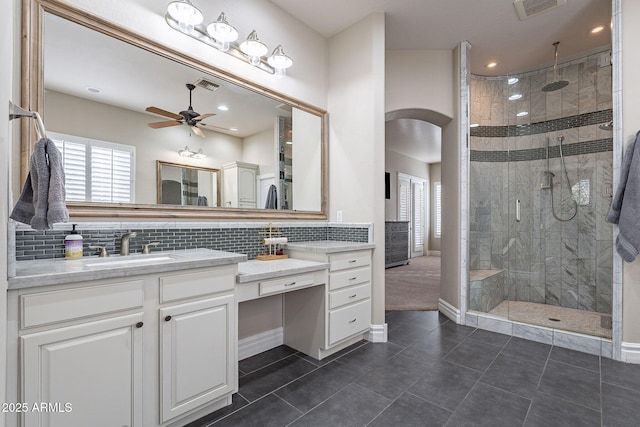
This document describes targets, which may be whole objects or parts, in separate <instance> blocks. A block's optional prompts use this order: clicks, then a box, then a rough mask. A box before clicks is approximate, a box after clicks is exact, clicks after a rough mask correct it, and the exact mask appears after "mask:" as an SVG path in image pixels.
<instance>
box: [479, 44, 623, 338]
mask: <svg viewBox="0 0 640 427" xmlns="http://www.w3.org/2000/svg"><path fill="white" fill-rule="evenodd" d="M606 53H607V52H603V53H602V54H606ZM602 54H598V53H596V54H591V55H589V56H586V57H584V58H581V59H578V60H574V61H572V62H571V63H567V64H560V65H559V68H558V72H559V76H560V77H561V78H562V80H566V81H568V82H569V84H568V85H566V86H565V87H563V88H560V89H558V90H557V91H551V92H543V91H542V88H543V87H544V86H545V85H547V84H548V83H549V82H551V81H553V69H552V68H550V69H544V70H540V71H534V72H528V73H524V74H521V75H517V76H502V77H483V76H472V79H471V124H472V128H471V129H470V133H471V140H470V160H471V161H470V180H469V182H470V205H469V215H470V218H469V225H470V245H469V250H470V254H469V266H470V267H469V268H470V277H469V287H470V289H469V292H468V295H469V301H468V304H469V309H470V310H472V311H479V312H486V313H490V314H492V315H496V316H502V317H505V318H508V319H510V320H513V321H517V322H523V323H529V324H535V325H540V326H546V327H551V328H556V329H563V330H569V331H574V332H580V333H586V334H590V335H596V336H603V337H611V329H610V322H611V303H612V259H613V248H612V243H611V241H612V238H611V236H612V227H611V224H609V223H607V222H606V221H605V218H606V214H607V212H608V209H609V206H610V204H611V193H612V191H611V190H612V188H611V185H612V147H613V135H612V132H611V131H610V130H608V128H607V127H606V126H602V127H601V125H603V124H606V123H608V122H609V121H610V120H611V117H612V110H611V105H612V104H611V101H612V97H611V67H610V65H608V64H605V65H604V66H603V65H602V64H603V61H602V60H601V58H600V56H601V55H602ZM476 125H477V126H476ZM561 154H562V155H561Z"/></svg>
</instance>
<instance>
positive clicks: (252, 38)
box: [240, 30, 269, 65]
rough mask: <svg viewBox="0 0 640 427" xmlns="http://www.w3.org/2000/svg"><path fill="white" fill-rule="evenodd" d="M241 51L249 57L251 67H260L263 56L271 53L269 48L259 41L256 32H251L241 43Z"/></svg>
mask: <svg viewBox="0 0 640 427" xmlns="http://www.w3.org/2000/svg"><path fill="white" fill-rule="evenodd" d="M240 50H241V51H242V52H243V53H244V54H245V55H247V56H248V57H249V63H250V64H251V65H259V64H260V59H261V58H262V56H264V55H265V54H266V53H267V52H268V51H269V49H268V48H267V46H266V45H265V44H264V43H262V42H261V41H260V40H258V33H256V30H253V31H251V33H250V34H249V36H248V37H247V39H246V40H245V41H243V42H242V43H240Z"/></svg>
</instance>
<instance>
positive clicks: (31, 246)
mask: <svg viewBox="0 0 640 427" xmlns="http://www.w3.org/2000/svg"><path fill="white" fill-rule="evenodd" d="M68 228H69V230H70V229H71V227H70V226H69V227H68ZM77 229H78V231H79V232H80V234H81V235H82V237H83V247H84V252H83V254H84V256H90V255H95V254H96V253H97V251H94V250H90V249H89V246H90V245H99V246H105V247H106V248H107V251H108V252H109V253H110V254H118V253H120V236H122V235H123V234H124V233H129V232H136V233H137V235H136V237H134V238H132V239H131V241H130V251H131V253H136V252H137V253H139V252H142V247H143V245H144V244H147V243H150V242H160V243H159V244H158V245H157V246H155V247H153V248H151V251H152V252H160V251H168V250H175V249H195V248H208V249H216V250H221V251H229V252H236V253H242V254H246V255H247V257H248V258H249V259H255V257H256V255H259V254H260V253H262V251H263V250H264V246H263V245H262V244H261V239H262V236H261V235H260V231H262V229H261V228H260V227H257V226H248V227H242V225H238V226H233V227H230V226H228V225H224V226H220V227H216V226H215V225H214V226H209V227H206V226H203V227H202V228H197V227H194V226H193V224H190V226H189V227H185V228H164V227H160V226H158V228H153V225H151V226H149V225H140V226H139V227H136V226H132V227H127V228H111V227H108V228H107V227H105V228H103V229H101V228H95V227H86V225H85V228H84V229H83V224H82V223H80V224H78V227H77ZM69 230H66V229H65V230H62V229H54V230H47V231H34V230H31V229H28V228H26V227H25V228H22V227H21V228H18V229H17V230H16V239H15V254H16V261H27V260H35V259H50V258H64V238H65V236H66V235H67V234H68V233H69ZM281 231H282V234H283V236H286V237H287V238H288V239H289V241H290V242H302V241H312V240H340V241H347V242H368V239H369V228H368V227H367V226H366V225H362V226H346V227H341V226H331V225H324V226H304V225H299V226H298V225H296V226H283V227H282V228H281Z"/></svg>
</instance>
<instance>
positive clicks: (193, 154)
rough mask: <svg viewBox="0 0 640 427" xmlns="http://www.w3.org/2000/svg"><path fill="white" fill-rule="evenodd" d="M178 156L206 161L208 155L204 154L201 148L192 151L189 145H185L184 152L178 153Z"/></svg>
mask: <svg viewBox="0 0 640 427" xmlns="http://www.w3.org/2000/svg"><path fill="white" fill-rule="evenodd" d="M178 154H179V155H180V156H181V157H190V158H192V159H204V158H205V157H207V155H206V154H204V153H203V152H202V148H199V149H198V151H191V150H190V149H189V146H188V145H185V146H184V148H183V149H182V150H180V151H178Z"/></svg>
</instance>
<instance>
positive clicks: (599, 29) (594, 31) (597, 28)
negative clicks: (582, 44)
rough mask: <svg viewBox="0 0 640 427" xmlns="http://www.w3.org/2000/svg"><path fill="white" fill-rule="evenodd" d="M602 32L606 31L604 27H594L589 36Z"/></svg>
mask: <svg viewBox="0 0 640 427" xmlns="http://www.w3.org/2000/svg"><path fill="white" fill-rule="evenodd" d="M602 30H604V25H598V26H597V27H593V28H592V29H590V30H589V34H598V33H599V32H601V31H602Z"/></svg>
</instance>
